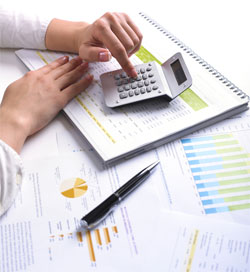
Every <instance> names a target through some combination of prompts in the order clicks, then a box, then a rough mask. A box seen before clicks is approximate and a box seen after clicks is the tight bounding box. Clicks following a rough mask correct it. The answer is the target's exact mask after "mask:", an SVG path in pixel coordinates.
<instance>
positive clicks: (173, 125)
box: [16, 13, 249, 162]
mask: <svg viewBox="0 0 250 272" xmlns="http://www.w3.org/2000/svg"><path fill="white" fill-rule="evenodd" d="M133 19H134V21H135V22H136V23H137V25H138V26H139V28H140V30H141V32H142V33H143V43H142V46H141V48H140V50H139V51H138V52H137V53H136V54H135V55H134V56H132V58H131V60H132V62H133V63H134V64H139V63H142V62H149V61H157V62H158V63H160V64H161V63H164V61H165V60H167V59H168V58H169V56H171V55H173V54H175V53H176V52H181V53H182V55H183V58H184V60H185V62H186V64H187V66H188V69H189V71H190V73H191V76H192V79H193V84H192V86H191V87H190V88H189V89H187V90H186V91H184V92H183V93H182V94H181V95H180V96H179V97H177V98H176V99H174V100H173V101H172V102H170V103H168V102H167V101H166V100H165V99H155V100H149V101H146V102H142V103H138V104H131V105H127V106H124V107H120V108H116V109H110V108H107V107H106V106H105V103H104V97H103V93H102V86H101V83H100V74H102V73H104V72H107V71H110V70H114V69H117V68H120V66H119V64H118V63H117V61H116V60H115V59H112V60H111V61H110V62H108V63H92V64H90V72H91V73H92V74H93V75H94V77H95V81H94V84H92V86H90V87H89V88H88V89H87V90H85V91H83V92H82V93H81V94H80V95H79V96H77V97H76V98H75V99H73V100H72V101H71V102H70V103H69V104H68V105H67V106H66V107H65V108H64V112H65V113H66V115H67V116H68V117H69V118H70V119H71V120H72V121H73V123H74V124H75V126H76V127H77V128H78V129H79V130H80V132H81V133H82V134H83V136H84V137H85V138H86V139H87V141H88V142H89V143H90V144H91V145H92V146H93V148H94V149H95V150H96V151H97V153H98V154H99V155H100V157H101V158H102V159H103V161H104V162H112V161H115V160H117V159H121V158H128V157H130V156H133V155H136V154H137V153H140V152H144V151H147V150H149V149H152V148H154V147H157V146H159V145H162V144H165V143H167V142H170V141H172V140H175V139H177V138H180V137H183V136H184V135H187V134H189V133H192V132H194V131H196V130H198V129H201V128H203V127H206V126H209V125H211V124H213V123H215V122H218V121H221V120H223V119H225V118H227V117H230V116H232V115H234V114H238V113H240V112H242V111H244V110H247V109H248V100H249V98H248V96H247V95H245V94H244V93H243V91H241V90H240V89H239V88H237V87H236V86H235V85H234V84H233V83H232V82H230V80H228V79H227V78H225V77H224V76H223V75H222V74H221V73H220V72H218V71H217V70H216V69H215V68H213V67H212V66H211V65H209V64H208V63H207V62H206V61H205V60H203V59H202V58H201V57H199V56H198V55H197V54H196V53H195V52H193V51H192V50H191V49H190V48H189V47H188V46H186V45H185V44H184V43H183V42H182V41H180V40H179V39H178V38H177V37H175V36H174V35H173V34H171V33H170V32H169V31H167V30H166V29H165V28H163V27H162V26H160V25H159V24H158V23H157V22H156V21H154V20H153V19H151V18H150V17H149V16H147V15H145V14H143V13H140V14H138V16H137V17H136V18H133ZM16 54H17V55H18V56H19V57H20V59H21V60H22V61H23V62H24V63H25V64H26V66H27V67H28V68H29V69H31V70H34V69H37V68H39V67H41V66H43V65H44V64H47V63H49V62H51V61H53V60H55V59H56V58H57V57H59V56H61V55H62V53H57V52H51V51H36V50H24V49H22V50H19V51H17V52H16ZM70 57H73V55H72V56H70Z"/></svg>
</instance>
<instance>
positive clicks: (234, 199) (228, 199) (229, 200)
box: [224, 195, 250, 202]
mask: <svg viewBox="0 0 250 272" xmlns="http://www.w3.org/2000/svg"><path fill="white" fill-rule="evenodd" d="M246 199H250V195H239V196H231V197H224V201H225V202H232V201H240V200H246Z"/></svg>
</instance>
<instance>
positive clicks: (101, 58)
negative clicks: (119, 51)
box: [98, 51, 111, 61]
mask: <svg viewBox="0 0 250 272" xmlns="http://www.w3.org/2000/svg"><path fill="white" fill-rule="evenodd" d="M98 59H99V61H109V60H110V59H111V54H110V52H109V51H104V52H100V53H99V56H98Z"/></svg>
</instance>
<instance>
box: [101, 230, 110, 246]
mask: <svg viewBox="0 0 250 272" xmlns="http://www.w3.org/2000/svg"><path fill="white" fill-rule="evenodd" d="M103 233H104V237H105V241H106V244H109V243H110V242H111V241H110V236H109V230H108V228H103Z"/></svg>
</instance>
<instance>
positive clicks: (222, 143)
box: [214, 140, 238, 147]
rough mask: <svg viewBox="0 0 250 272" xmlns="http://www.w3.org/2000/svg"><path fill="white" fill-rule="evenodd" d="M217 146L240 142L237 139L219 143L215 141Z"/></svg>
mask: <svg viewBox="0 0 250 272" xmlns="http://www.w3.org/2000/svg"><path fill="white" fill-rule="evenodd" d="M214 144H215V146H218V147H219V146H225V145H235V144H238V141H237V140H233V141H226V142H219V143H214Z"/></svg>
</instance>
